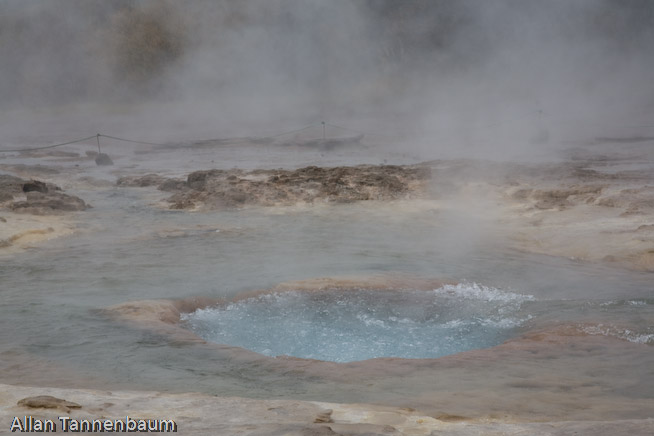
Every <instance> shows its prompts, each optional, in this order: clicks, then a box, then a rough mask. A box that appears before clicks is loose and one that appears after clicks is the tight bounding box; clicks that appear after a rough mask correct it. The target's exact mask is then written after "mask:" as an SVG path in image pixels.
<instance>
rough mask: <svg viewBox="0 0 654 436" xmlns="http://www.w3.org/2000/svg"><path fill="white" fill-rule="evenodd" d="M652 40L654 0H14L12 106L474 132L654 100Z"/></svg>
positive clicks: (8, 50)
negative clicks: (135, 108) (132, 109)
mask: <svg viewBox="0 0 654 436" xmlns="http://www.w3.org/2000/svg"><path fill="white" fill-rule="evenodd" d="M653 46H654V3H653V2H651V1H648V0H629V1H624V0H576V1H568V0H547V1H542V0H540V1H536V0H524V1H518V0H491V1H487V0H460V1H456V2H455V1H449V0H411V1H394V0H360V1H355V0H330V1H324V0H244V1H231V0H222V1H210V0H194V1H189V2H173V1H166V0H160V1H155V0H144V1H138V2H135V1H126V0H102V1H89V0H60V1H57V2H32V1H21V0H4V1H3V2H2V3H0V58H1V59H2V63H1V64H0V108H2V109H3V110H9V109H11V110H15V109H16V108H21V109H26V110H32V109H37V108H43V107H60V106H62V105H71V104H80V103H88V102H92V103H93V104H100V105H114V106H115V105H141V106H142V105H144V104H151V105H152V106H151V107H150V108H148V111H149V112H150V113H151V114H152V113H153V112H152V111H153V110H154V113H156V116H155V115H150V117H151V119H150V120H152V119H154V118H157V119H160V120H166V121H160V124H159V126H165V125H167V121H169V120H171V119H172V120H175V122H176V123H177V126H182V127H183V126H192V125H196V126H197V125H201V124H202V123H205V124H208V125H212V126H220V127H221V128H225V127H226V126H231V127H232V128H233V129H234V130H239V129H240V130H241V131H245V130H248V129H252V128H254V129H261V128H263V126H271V127H272V126H284V127H289V126H302V125H304V124H306V123H312V122H316V121H317V120H318V121H319V120H322V119H327V120H332V121H333V122H339V121H341V120H352V119H358V120H360V126H362V127H364V128H367V127H369V125H366V124H365V120H376V122H375V121H370V125H375V126H379V125H384V126H386V128H387V130H390V131H402V132H414V133H416V136H420V135H422V136H423V137H427V138H432V139H433V138H434V137H435V136H436V137H442V142H447V141H454V140H453V139H452V138H456V141H454V142H455V143H456V144H457V145H462V146H465V145H466V144H467V143H469V142H479V141H480V138H479V135H477V134H476V133H475V128H476V127H479V126H485V125H493V124H494V123H500V124H501V123H503V122H504V121H506V120H510V119H513V118H516V117H518V118H519V117H521V116H525V115H528V114H530V113H533V112H534V111H538V110H542V111H544V112H543V113H544V114H546V115H547V116H549V117H557V119H565V120H568V121H569V122H571V123H574V122H575V120H578V119H584V120H593V121H594V122H595V123H596V124H601V123H603V122H604V120H613V121H615V122H616V123H618V124H619V123H620V122H623V121H624V120H634V119H638V120H640V119H642V117H648V116H650V115H651V113H652V109H654V89H653V88H652V86H651V77H652V71H653V68H652V67H654V51H653V50H652V49H651V48H652V47H653ZM121 107H122V106H121ZM153 108H156V109H153ZM639 117H640V118H639ZM380 120H383V121H382V122H380ZM537 122H538V120H537V117H532V118H531V119H530V120H528V122H525V123H519V124H518V125H511V126H510V129H511V134H515V133H516V132H520V129H523V130H524V134H525V136H524V138H522V137H521V140H523V139H525V138H527V139H528V138H531V137H533V136H534V133H535V132H536V133H538V132H537V131H536V129H537V128H538V126H537V125H536V124H537ZM375 123H376V124H375ZM443 132H445V134H443ZM471 132H472V133H471ZM503 132H504V131H503V130H502V128H499V130H497V129H496V130H495V131H494V133H493V134H494V135H495V137H494V140H500V139H506V138H504V137H502V135H503V134H504V133H503ZM439 135H440V136H439ZM498 135H499V136H498ZM482 142H483V141H482Z"/></svg>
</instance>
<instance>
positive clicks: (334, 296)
mask: <svg viewBox="0 0 654 436" xmlns="http://www.w3.org/2000/svg"><path fill="white" fill-rule="evenodd" d="M529 300H533V297H531V296H529V295H521V294H516V293H512V292H506V291H501V290H499V289H495V288H489V287H485V286H480V285H477V284H459V285H446V286H443V287H441V288H439V289H436V290H433V291H416V290H399V291H398V290H395V291H394V290H375V291H371V290H363V289H358V290H356V289H355V290H348V291H342V290H331V291H330V290H326V291H311V292H306V291H304V292H303V291H289V292H283V293H271V294H263V295H259V296H257V297H252V298H248V299H244V300H239V301H236V302H232V303H229V304H226V305H221V306H218V307H211V308H206V309H200V310H197V311H195V312H193V313H190V314H185V315H184V316H183V317H182V319H183V321H184V323H185V325H186V326H187V327H188V328H190V329H191V330H192V331H193V332H195V333H196V334H197V335H199V336H200V337H202V338H204V339H205V340H207V341H210V342H215V343H220V344H228V345H234V346H238V347H242V348H246V349H249V350H252V351H255V352H258V353H261V354H264V355H267V356H279V355H288V356H294V357H300V358H306V359H318V360H327V361H333V362H351V361H359V360H366V359H372V358H377V357H400V358H436V357H441V356H445V355H449V354H454V353H458V352H461V351H466V350H471V349H477V348H485V347H490V346H494V345H497V344H499V343H501V342H503V341H505V340H506V339H508V338H510V337H511V336H512V335H513V334H514V331H515V329H516V328H517V327H519V326H520V325H521V324H522V323H523V322H524V321H525V320H527V319H529V318H530V315H529V314H528V313H526V312H524V310H523V308H522V306H523V303H524V302H526V301H529Z"/></svg>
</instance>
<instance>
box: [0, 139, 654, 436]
mask: <svg viewBox="0 0 654 436" xmlns="http://www.w3.org/2000/svg"><path fill="white" fill-rule="evenodd" d="M358 139H359V140H360V138H358ZM319 145H320V144H319V143H315V144H314V143H311V144H309V145H308V146H307V144H302V143H300V144H299V145H290V146H289V145H288V144H285V145H278V144H260V143H256V142H251V143H248V142H245V143H242V142H241V143H240V144H238V145H230V144H225V143H224V142H220V141H217V142H216V143H211V142H210V141H209V142H207V141H205V142H203V143H202V144H200V145H198V147H193V146H189V145H187V146H185V147H180V148H176V147H174V145H170V146H167V147H161V148H157V147H151V148H150V149H147V150H145V151H144V150H139V153H138V154H136V153H134V150H133V149H130V148H128V147H125V146H123V148H119V147H116V148H114V149H112V150H111V151H109V154H111V157H112V159H113V160H114V161H115V165H114V166H105V167H98V166H96V165H95V162H94V160H93V159H94V155H93V154H92V153H86V152H85V148H84V146H83V145H78V146H69V147H67V148H66V149H65V151H61V150H53V151H40V152H38V153H31V154H30V153H22V154H16V155H9V156H3V157H2V158H1V159H0V171H2V174H0V207H1V211H0V250H1V251H0V255H1V256H3V257H5V258H7V259H9V258H13V257H15V256H20V255H21V254H22V253H29V252H35V251H38V250H39V249H40V247H44V246H47V244H48V243H51V242H48V241H50V240H53V239H56V240H58V241H65V240H66V238H75V237H76V235H78V234H83V233H88V232H94V231H96V229H95V228H94V224H93V222H89V220H88V219H87V216H88V214H89V213H92V211H93V207H94V204H93V201H91V200H89V199H88V198H85V193H86V194H89V193H91V194H92V195H91V196H92V197H93V198H104V199H105V200H106V201H107V202H108V203H107V204H109V205H110V203H111V201H112V200H111V198H112V195H113V194H111V193H116V192H123V191H124V190H137V191H138V192H139V194H138V195H139V197H138V200H135V201H139V202H141V204H142V203H144V202H145V203H147V207H149V208H152V209H157V210H167V211H171V212H170V213H176V214H201V213H211V212H213V211H229V210H238V211H241V212H243V211H245V213H247V211H248V210H251V211H257V212H260V211H261V210H264V209H265V210H266V213H270V214H275V215H281V216H285V215H288V216H289V217H291V216H293V214H295V213H297V211H298V210H300V211H301V210H307V209H315V211H316V214H317V215H321V214H324V215H330V214H332V213H333V211H334V210H335V209H333V208H343V207H351V206H353V205H356V207H359V208H360V209H357V210H364V211H365V210H369V211H370V213H371V214H377V215H379V214H382V215H384V214H385V215H388V218H389V219H391V220H398V221H401V220H402V217H403V216H406V215H407V214H416V213H419V214H420V216H421V217H422V216H433V219H434V220H436V221H441V222H442V223H444V224H443V226H445V227H446V228H450V229H451V231H452V233H454V236H453V237H454V238H458V239H459V240H460V242H461V245H462V246H464V247H468V248H469V247H474V244H475V243H476V242H477V241H478V240H483V241H487V242H489V243H490V244H494V245H496V246H497V247H498V252H505V251H506V250H512V251H513V252H515V253H518V254H517V255H516V256H517V257H519V256H520V254H521V253H524V254H528V253H534V254H540V255H548V256H555V257H561V258H565V259H568V260H570V259H573V260H574V261H575V262H579V263H582V264H588V265H591V266H593V267H596V268H600V269H602V270H604V269H609V270H614V271H616V272H619V273H620V274H639V275H642V274H645V275H647V274H649V273H652V272H654V220H653V217H654V171H652V168H654V156H653V155H652V153H651V151H650V150H648V149H647V147H641V148H634V149H630V150H628V151H627V152H624V153H621V154H610V153H608V154H607V153H605V152H603V151H602V144H601V143H598V144H590V145H589V146H587V147H585V148H582V149H581V150H580V149H574V150H567V151H566V152H565V153H564V154H563V158H562V159H559V160H557V161H556V162H547V163H525V162H522V163H517V162H513V163H501V162H493V161H482V160H467V159H466V160H462V159H459V160H421V159H413V158H410V157H404V158H401V159H397V161H401V162H400V163H398V164H394V165H390V164H386V163H383V164H382V163H381V162H384V161H386V160H391V161H392V156H391V155H390V154H388V155H387V154H384V153H382V152H380V153H378V154H376V153H377V152H376V151H375V152H374V153H371V152H370V149H364V152H359V151H357V150H358V148H357V147H359V144H358V140H357V143H353V144H347V143H344V144H342V143H339V144H338V147H343V148H337V149H336V150H334V149H332V148H329V149H321V148H315V147H314V146H316V147H318V146H319ZM276 147H277V148H276ZM289 147H294V148H290V149H289ZM314 148H315V149H314ZM352 150H355V151H352ZM262 155H264V156H268V157H269V158H270V159H269V160H268V162H267V163H266V165H265V168H259V167H258V165H257V163H256V162H260V161H261V159H260V157H261V156H262ZM289 155H292V156H293V159H292V161H293V163H292V164H290V165H288V166H285V165H284V162H288V161H289V160H288V156H289ZM371 155H372V156H373V157H374V158H371V157H370V156H371ZM235 156H237V157H238V158H237V159H234V157H235ZM242 156H251V157H250V158H243V157H242ZM387 158H388V159H387ZM371 161H376V162H379V164H378V165H377V164H370V163H369V162H371ZM235 162H237V163H238V164H239V165H240V167H239V168H234V167H233V164H234V163H235ZM648 165H649V166H648ZM279 166H284V168H276V167H279ZM216 167H218V168H216ZM171 168H175V169H174V170H173V169H171ZM135 192H136V191H135ZM105 194H106V195H105ZM103 195H104V197H102V196H103ZM135 198H136V197H135ZM103 207H105V208H106V207H107V205H106V204H105V206H103ZM109 207H110V206H109ZM466 216H468V217H471V216H472V217H475V218H476V221H475V224H474V226H468V225H467V223H466V221H465V217H466ZM289 219H290V218H289ZM448 226H449V227H448ZM144 228H145V229H146V230H143V229H142V228H139V229H138V230H132V233H131V234H130V236H129V238H130V240H142V241H146V240H148V241H151V240H157V239H162V240H166V239H169V238H184V237H187V236H189V235H190V236H194V235H196V236H197V235H198V234H205V233H206V235H209V234H215V233H220V234H222V235H227V236H226V237H232V238H238V237H239V236H240V235H241V234H243V233H244V232H247V231H248V230H247V229H243V228H240V227H229V228H213V227H207V226H205V227H202V226H200V227H198V226H195V227H192V226H187V227H184V226H179V227H172V228H161V227H157V226H152V227H150V228H148V226H144ZM119 236H120V235H116V237H119ZM180 262H181V263H182V264H183V259H180ZM447 279H451V278H450V277H437V278H435V280H432V281H429V280H426V279H413V278H410V277H409V275H401V274H396V273H394V272H392V271H385V272H384V273H383V274H380V275H378V276H375V277H372V278H371V277H365V278H345V279H344V278H340V279H338V278H333V277H332V278H325V279H316V280H305V281H301V282H292V283H290V284H289V283H285V284H280V285H277V286H276V287H273V288H270V289H263V288H260V287H257V286H253V287H252V288H251V289H248V291H251V292H254V293H255V294H256V293H261V292H279V291H282V290H285V289H294V290H296V289H301V290H305V291H311V290H316V289H322V290H324V289H361V288H366V289H373V290H374V289H402V288H411V289H433V288H437V287H438V286H439V284H440V283H442V281H443V280H447ZM650 283H651V282H650ZM243 288H247V286H244V287H243ZM643 293H644V294H648V293H651V289H649V290H648V289H644V290H643ZM244 295H252V294H251V293H249V294H248V293H246V294H244ZM649 295H651V294H649ZM144 300H145V301H141V302H134V301H127V302H125V303H121V304H118V305H112V306H111V307H97V308H95V309H97V311H95V312H94V316H98V317H106V318H107V319H110V320H111V322H116V323H124V324H126V325H129V326H131V327H130V328H136V329H140V330H143V331H147V332H150V333H152V334H153V335H159V336H161V337H164V338H165V339H164V340H165V341H170V343H171V344H173V345H174V346H175V347H177V348H183V347H195V349H200V348H201V349H202V350H203V351H202V352H203V353H205V354H206V355H207V356H211V355H212V354H211V353H214V352H215V353H218V354H220V353H222V352H224V351H225V350H224V349H222V348H221V347H220V346H217V345H212V344H209V343H207V342H205V341H204V340H202V339H201V338H199V337H197V336H195V335H194V334H193V333H192V332H190V331H189V330H186V329H184V328H182V327H180V325H179V321H180V314H181V313H188V312H192V311H193V310H195V309H197V308H203V307H207V306H210V305H211V304H215V301H214V300H212V299H211V298H208V297H206V296H203V295H197V298H190V299H189V298H186V299H171V298H161V299H149V298H144ZM643 301H645V300H643ZM639 302H640V300H638V301H637V302H636V303H639ZM643 304H651V303H643ZM648 313H649V312H648ZM646 316H650V315H646ZM592 321H593V320H589V321H588V323H587V324H580V323H570V322H567V321H566V320H565V319H563V317H562V319H560V320H557V321H556V322H554V321H552V322H550V323H545V324H542V325H541V324H538V323H536V324H534V325H529V326H528V327H527V328H525V329H523V330H522V331H521V332H520V334H519V335H518V336H517V337H516V338H513V339H510V340H508V341H506V342H504V343H503V344H501V345H498V346H495V347H491V348H488V349H484V350H473V351H468V352H464V353H458V354H454V355H451V356H446V357H442V358H439V359H415V360H413V359H392V358H389V359H373V360H370V361H362V362H351V363H348V364H336V363H333V362H320V361H309V360H304V359H293V358H282V359H275V358H270V357H263V356H261V355H258V354H256V353H251V352H246V351H245V350H240V351H237V352H235V354H234V355H233V359H236V360H238V359H242V361H243V362H248V365H255V366H257V367H260V368H264V369H266V368H269V369H270V370H271V371H273V372H279V373H284V374H287V373H294V372H297V373H298V374H302V375H303V377H309V378H315V379H322V380H324V381H325V383H331V382H338V383H344V384H347V383H350V382H351V381H352V380H357V381H360V380H362V379H365V380H368V379H369V381H370V383H371V384H375V383H385V380H386V379H391V378H393V379H394V380H395V381H394V382H392V383H391V382H390V381H389V382H388V391H389V392H394V390H396V389H400V388H398V387H397V386H396V385H395V384H397V385H398V386H400V385H402V386H420V385H421V384H424V383H425V382H427V383H433V384H434V386H435V388H434V390H433V391H432V392H429V393H425V392H421V393H420V394H419V395H417V396H416V397H415V398H413V399H412V400H411V401H407V400H406V399H400V397H401V395H399V394H398V396H397V399H394V397H393V396H392V395H391V396H390V397H387V398H385V399H383V400H379V402H378V403H377V404H375V405H372V404H367V403H369V401H368V402H362V403H366V404H340V403H329V402H319V401H306V400H277V399H248V398H237V397H222V396H218V397H216V396H209V395H206V394H202V393H193V392H190V393H178V394H173V393H170V394H169V393H165V394H164V393H158V392H148V391H145V390H143V391H140V392H134V391H125V390H111V391H110V390H107V389H103V390H97V389H96V390H90V389H77V388H78V387H83V388H94V387H95V386H96V384H94V383H95V382H94V381H93V380H89V381H88V383H85V382H83V381H82V382H78V383H76V384H75V385H74V386H73V385H72V384H71V383H67V382H66V381H65V380H67V378H66V376H61V377H60V376H58V375H55V373H56V372H58V371H59V370H60V369H61V368H60V369H57V367H56V366H52V367H48V364H47V362H43V361H39V362H32V363H30V365H26V362H27V361H28V360H29V359H30V356H29V355H26V356H18V357H16V356H10V357H8V358H10V360H11V362H10V363H9V364H8V366H6V368H5V369H6V370H7V373H6V374H8V375H7V376H6V377H4V378H3V382H4V383H8V380H7V377H11V376H12V375H13V376H15V377H16V380H17V384H20V385H21V386H15V385H10V384H5V385H3V386H2V390H3V394H2V396H1V397H0V417H1V420H2V425H3V426H5V427H4V428H5V429H6V428H8V427H7V426H8V425H9V423H10V422H11V419H12V417H14V416H21V417H22V416H26V415H31V416H34V417H40V418H49V419H53V420H57V419H58V417H59V416H62V415H65V416H71V417H73V418H75V417H79V418H85V419H100V418H103V419H104V418H108V419H123V418H124V417H125V416H126V415H130V416H134V417H137V416H138V417H141V416H142V417H145V416H157V417H161V418H164V417H165V418H171V419H174V420H175V421H176V423H177V425H178V426H179V430H178V431H179V432H180V433H181V434H208V433H213V434H244V435H264V434H266V435H274V434H280V435H281V434H298V435H322V434H324V435H328V434H342V435H363V434H457V435H458V434H460V435H467V434H480V433H482V434H552V435H554V434H571V433H575V434H589V435H590V434H593V435H603V434H606V435H609V434H611V435H613V434H631V435H638V434H643V435H645V434H651V432H652V431H653V429H654V421H652V417H653V415H652V414H651V411H652V410H654V400H653V399H652V397H651V396H650V390H649V388H648V387H647V386H642V385H641V386H640V387H639V386H638V385H639V383H643V382H644V380H651V375H652V374H651V368H652V362H653V361H654V358H653V356H652V355H653V354H654V353H652V339H651V338H650V337H649V336H647V335H641V336H639V337H638V338H637V340H634V338H633V337H630V336H629V335H628V334H627V333H625V332H629V331H630V330H629V329H630V328H632V326H630V325H628V324H625V325H623V326H619V327H621V328H622V330H619V332H618V333H615V334H610V333H611V332H608V333H607V331H606V329H604V330H602V326H601V325H598V323H596V322H595V323H593V322H592ZM640 321H641V324H643V323H644V324H645V325H649V326H651V325H652V324H653V322H652V320H651V319H642V320H640ZM641 327H642V326H641ZM612 328H614V327H612ZM650 336H651V335H650ZM228 351H229V350H228ZM625 356H626V358H625ZM12 359H13V360H12ZM604 359H606V361H605V362H606V363H602V362H604ZM526 362H527V363H526ZM543 362H546V363H547V365H546V364H545V363H543ZM27 367H29V368H30V369H29V370H24V369H21V368H27ZM46 368H47V370H48V371H52V372H53V375H52V377H51V378H49V377H48V376H44V375H43V370H45V369H46ZM571 368H576V369H571ZM648 368H649V369H648ZM61 371H62V373H64V372H67V370H63V369H61ZM648 371H649V372H648ZM37 373H38V376H35V375H34V374H37ZM562 373H564V374H563V376H562ZM609 373H621V374H622V377H623V378H624V379H628V381H627V382H625V385H626V386H628V388H625V386H623V385H621V384H620V383H619V382H617V381H616V380H615V379H614V378H613V377H612V376H610V375H609ZM482 379H483V380H484V382H483V383H482V382H481V380H482ZM62 380H63V381H62ZM26 386H31V387H26ZM46 386H58V387H57V388H55V387H46ZM73 387H75V388H76V389H73ZM102 387H103V388H104V387H106V384H104V385H102ZM626 391H629V392H630V393H625V392H626ZM43 395H48V396H53V397H56V398H60V399H63V400H66V401H68V402H70V403H61V402H57V401H56V400H52V399H47V398H46V399H45V400H42V401H41V402H39V401H36V400H35V401H32V402H30V401H22V402H21V401H19V400H23V399H25V398H31V397H35V396H43ZM409 403H410V404H409ZM71 404H73V406H71ZM57 422H58V421H57Z"/></svg>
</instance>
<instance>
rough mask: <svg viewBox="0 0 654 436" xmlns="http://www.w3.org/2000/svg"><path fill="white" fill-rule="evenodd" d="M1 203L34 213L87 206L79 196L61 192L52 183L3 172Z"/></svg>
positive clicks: (14, 209) (78, 209)
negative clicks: (25, 178)
mask: <svg viewBox="0 0 654 436" xmlns="http://www.w3.org/2000/svg"><path fill="white" fill-rule="evenodd" d="M2 203H4V205H5V206H7V207H8V208H9V209H11V210H12V211H14V212H18V213H30V214H34V215H51V214H59V213H62V212H75V211H80V210H85V209H87V208H88V207H89V206H88V205H87V204H86V203H85V202H84V200H82V199H81V198H79V197H76V196H74V195H68V194H64V193H62V192H61V188H59V187H58V186H56V185H54V184H51V183H47V182H43V181H41V180H24V179H21V178H20V177H16V176H11V175H4V174H3V175H0V204H2Z"/></svg>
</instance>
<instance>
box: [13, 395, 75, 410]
mask: <svg viewBox="0 0 654 436" xmlns="http://www.w3.org/2000/svg"><path fill="white" fill-rule="evenodd" d="M17 404H18V405H19V406H23V407H27V408H31V409H62V410H65V411H67V412H70V409H81V408H82V406H81V405H79V404H77V403H73V402H72V401H67V400H64V399H62V398H57V397H53V396H52V395H37V396H35V397H27V398H23V399H22V400H19V401H18V403H17Z"/></svg>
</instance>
